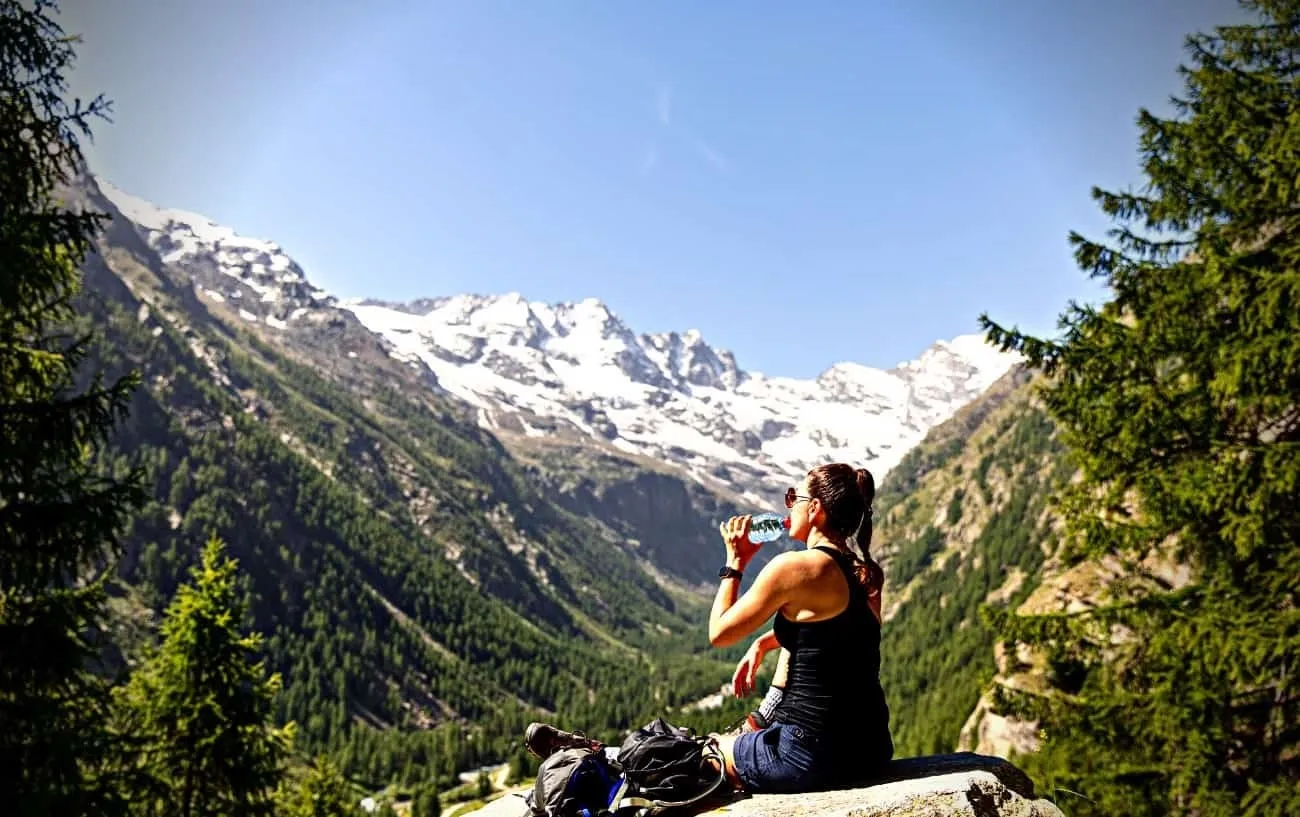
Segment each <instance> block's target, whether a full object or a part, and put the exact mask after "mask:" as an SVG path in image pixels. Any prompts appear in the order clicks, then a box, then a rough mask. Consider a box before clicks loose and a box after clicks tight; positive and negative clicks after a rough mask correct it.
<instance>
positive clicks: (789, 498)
mask: <svg viewBox="0 0 1300 817" xmlns="http://www.w3.org/2000/svg"><path fill="white" fill-rule="evenodd" d="M800 499H806V500H808V501H812V497H810V496H800V495H799V494H798V492H796V491H795V489H794V488H787V489H786V490H785V506H786V507H787V508H793V507H794V503H795V502H797V501H799V500H800Z"/></svg>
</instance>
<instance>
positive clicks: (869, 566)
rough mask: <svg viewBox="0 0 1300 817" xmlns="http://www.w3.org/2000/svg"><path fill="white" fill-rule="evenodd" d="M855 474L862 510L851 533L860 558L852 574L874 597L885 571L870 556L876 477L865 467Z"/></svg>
mask: <svg viewBox="0 0 1300 817" xmlns="http://www.w3.org/2000/svg"><path fill="white" fill-rule="evenodd" d="M857 476H858V493H859V494H861V495H862V507H863V510H862V521H861V522H859V523H858V529H857V532H855V533H854V534H853V540H854V541H855V542H856V543H857V545H858V551H859V553H861V554H862V558H861V559H860V560H857V559H855V560H854V561H855V562H856V564H855V565H854V574H855V575H856V576H857V579H858V582H859V583H860V584H861V585H862V586H863V587H865V588H866V590H867V596H868V597H872V598H874V597H878V596H879V595H880V591H881V589H882V588H883V587H884V585H885V571H884V570H882V569H881V567H880V565H879V564H877V563H876V560H875V559H873V558H871V533H872V513H871V503H873V502H875V500H876V479H875V477H873V476H871V472H870V471H868V470H867V469H865V468H859V469H858V474H857Z"/></svg>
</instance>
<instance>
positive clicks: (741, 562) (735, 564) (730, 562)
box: [727, 553, 749, 572]
mask: <svg viewBox="0 0 1300 817" xmlns="http://www.w3.org/2000/svg"><path fill="white" fill-rule="evenodd" d="M727 567H729V568H731V569H732V570H739V571H742V572H743V571H744V570H745V568H746V567H749V560H748V559H742V558H740V557H739V556H737V555H736V554H734V553H728V554H727Z"/></svg>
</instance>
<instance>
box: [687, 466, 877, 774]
mask: <svg viewBox="0 0 1300 817" xmlns="http://www.w3.org/2000/svg"><path fill="white" fill-rule="evenodd" d="M875 494H876V486H875V480H874V479H873V478H872V476H871V473H870V472H869V471H867V470H866V469H854V468H853V467H852V466H850V465H845V464H843V463H835V464H832V465H823V466H820V467H818V468H814V469H813V470H812V471H809V472H808V475H807V476H806V477H805V478H804V479H803V481H802V482H801V483H800V484H799V485H798V486H796V487H794V488H791V489H789V491H787V492H786V496H785V504H786V507H787V508H789V509H790V531H789V533H790V537H791V538H792V539H794V540H796V541H799V542H803V543H805V545H806V547H805V548H804V549H802V550H799V551H793V552H788V553H782V554H780V555H779V556H777V557H775V558H774V559H772V560H771V562H769V563H768V564H767V565H766V566H765V567H764V568H763V570H762V571H761V572H760V573H759V574H758V576H757V577H756V578H755V579H754V583H753V586H751V587H750V588H749V590H747V591H746V592H745V593H744V594H743V595H741V594H740V577H741V574H742V573H743V572H744V570H745V568H746V567H747V566H748V564H749V562H750V560H751V559H752V558H753V557H754V555H755V554H756V553H757V552H758V549H759V546H758V545H754V544H752V543H751V542H750V541H749V536H748V532H749V517H748V516H738V517H734V518H732V519H730V520H728V521H727V522H724V523H723V525H722V538H723V541H724V543H725V544H726V549H727V562H726V565H725V566H724V568H723V570H722V571H721V572H722V574H723V578H722V580H721V581H722V584H721V586H720V587H719V588H718V593H717V596H716V597H715V598H714V602H713V610H712V612H711V614H710V615H709V641H710V642H711V643H712V644H713V645H714V646H715V647H726V646H730V645H731V644H734V643H736V642H737V641H740V640H741V639H742V638H744V637H745V636H747V635H749V634H750V633H752V632H754V631H755V630H757V629H758V628H759V627H760V626H761V625H763V624H764V623H765V622H766V621H767V620H768V619H769V618H773V617H775V618H774V621H773V627H772V630H771V631H770V632H768V633H766V634H764V635H762V636H760V637H759V638H758V639H756V640H755V642H754V645H753V646H752V647H751V648H750V651H749V654H748V655H746V657H745V659H744V660H742V661H741V664H740V667H738V668H737V673H736V674H737V684H736V685H737V692H738V693H739V694H744V693H746V692H748V690H749V688H751V687H752V684H753V675H754V672H755V671H756V670H757V667H758V665H759V664H760V663H761V662H762V660H763V655H764V654H765V653H766V652H768V651H770V650H772V649H775V648H776V647H777V645H779V646H780V647H782V648H783V649H784V651H785V652H786V653H788V656H787V657H788V665H787V666H785V667H782V669H783V670H784V672H783V673H781V674H783V675H784V676H785V677H784V679H781V678H778V679H777V680H778V681H780V680H784V691H783V693H782V694H781V695H780V698H779V703H778V704H777V705H776V707H775V709H774V711H772V712H771V722H770V723H769V724H763V723H760V724H758V725H759V726H760V728H758V729H755V730H753V731H746V732H744V733H742V734H740V735H738V736H730V735H722V736H719V738H718V740H719V744H720V746H721V748H722V750H723V754H724V755H725V756H726V758H727V772H728V774H729V775H730V776H731V778H732V782H733V783H734V784H736V785H737V787H738V788H743V789H744V790H745V791H748V792H796V791H808V790H813V789H821V788H830V787H835V786H839V785H848V784H852V783H855V782H860V781H863V780H866V779H869V778H870V777H871V776H872V774H873V773H874V772H876V771H878V770H881V769H883V768H884V766H885V765H886V764H887V763H888V762H889V760H890V759H891V758H892V757H893V753H894V744H893V740H892V739H891V738H890V735H889V708H888V707H887V706H886V704H885V695H884V692H883V690H882V689H881V687H880V620H881V619H880V591H881V585H882V584H883V574H882V573H881V570H880V567H879V565H877V564H876V563H875V561H873V560H872V559H871V556H870V554H869V550H868V549H869V546H870V544H871V503H872V501H873V500H874V499H875ZM850 539H853V540H855V542H856V544H857V547H858V549H859V550H860V551H861V558H859V557H858V556H856V555H855V554H854V553H853V552H852V551H851V550H850V549H849V544H848V543H849V540H850ZM768 700H769V701H771V700H772V699H771V697H769V699H768Z"/></svg>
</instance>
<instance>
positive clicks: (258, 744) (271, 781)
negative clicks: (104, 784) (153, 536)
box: [121, 538, 293, 817]
mask: <svg viewBox="0 0 1300 817" xmlns="http://www.w3.org/2000/svg"><path fill="white" fill-rule="evenodd" d="M235 571H236V564H235V562H234V560H232V559H230V558H228V557H226V556H225V555H224V545H223V544H222V543H221V541H220V540H218V539H216V538H212V539H210V540H209V541H208V543H207V545H206V546H205V547H204V549H203V554H202V561H201V563H200V565H198V566H197V567H196V568H195V569H194V571H193V583H192V584H189V585H184V586H182V587H181V588H180V589H179V591H178V592H177V595H176V598H175V599H174V600H173V601H172V603H171V605H169V606H168V608H167V613H166V618H165V619H164V621H163V625H162V644H161V646H160V647H159V648H158V650H157V651H156V653H154V654H153V655H151V656H150V657H149V658H148V660H147V661H146V662H145V663H144V665H143V666H141V667H140V668H139V669H138V670H137V671H136V672H135V674H134V675H132V677H131V680H130V682H129V684H128V685H127V686H126V687H125V688H124V690H123V691H122V695H121V699H122V700H121V703H122V708H123V713H124V716H125V718H126V720H127V721H128V724H129V726H128V727H127V728H128V729H129V730H130V731H132V732H133V733H135V734H139V735H140V736H141V737H142V738H143V740H144V741H145V742H146V746H147V748H146V750H145V752H144V757H143V762H144V764H145V768H146V769H147V771H148V772H149V773H150V774H151V775H152V776H153V777H154V778H155V779H156V780H157V783H158V787H157V793H156V794H155V795H154V796H152V797H149V798H143V797H141V798H137V803H138V805H139V808H138V811H139V812H140V813H142V814H149V815H153V814H161V815H168V817H171V816H172V815H174V816H175V817H191V816H192V815H198V814H203V815H241V817H242V816H243V815H259V814H270V813H271V811H272V794H273V791H274V789H275V788H276V785H277V784H278V783H279V781H280V778H281V775H282V769H281V761H282V760H283V758H284V755H285V751H286V749H287V747H288V744H289V741H290V739H291V736H292V731H293V727H292V726H288V727H283V728H273V727H272V725H271V709H272V701H273V699H274V697H275V694H276V692H277V691H278V690H279V686H280V678H279V676H278V675H268V673H267V672H266V669H265V667H264V665H263V663H262V662H261V661H260V660H259V658H258V651H259V646H260V638H259V636H258V635H257V634H255V633H254V634H246V633H243V632H241V630H240V622H241V621H242V620H243V617H244V615H245V609H244V605H243V603H242V602H241V601H240V599H241V594H240V591H239V588H238V585H237V581H236V578H237V577H236V572H235Z"/></svg>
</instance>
